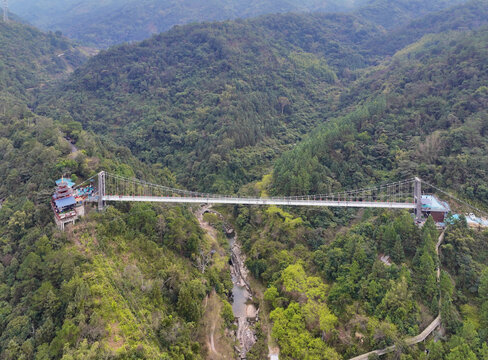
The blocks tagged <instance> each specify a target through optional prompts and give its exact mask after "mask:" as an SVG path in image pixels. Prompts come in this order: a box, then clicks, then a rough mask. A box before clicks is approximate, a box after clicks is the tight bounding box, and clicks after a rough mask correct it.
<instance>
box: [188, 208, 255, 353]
mask: <svg viewBox="0 0 488 360" xmlns="http://www.w3.org/2000/svg"><path fill="white" fill-rule="evenodd" d="M206 212H210V213H213V214H215V215H217V216H218V217H219V218H220V219H221V220H223V221H224V232H225V233H226V235H227V238H228V240H229V245H230V273H231V278H232V283H233V287H232V299H231V303H232V310H233V312H234V317H235V319H236V324H237V331H236V332H235V337H236V339H237V341H238V343H239V345H238V346H237V348H236V351H237V353H238V358H239V359H241V360H243V359H246V355H247V353H248V351H249V350H250V349H251V347H252V346H253V345H254V344H255V343H256V334H255V330H254V323H255V322H256V320H257V317H258V313H259V311H258V309H256V307H255V306H254V303H253V301H252V300H253V297H252V290H251V286H250V285H249V282H248V270H247V268H246V265H245V260H246V259H245V255H244V254H243V252H242V249H241V246H240V244H239V242H238V239H237V234H236V232H235V230H234V228H233V227H232V226H231V225H230V224H228V223H226V222H225V220H224V217H223V216H222V214H220V213H218V212H217V211H215V210H212V209H210V207H209V206H204V207H202V208H201V210H200V212H199V214H198V215H200V216H197V217H198V218H199V221H200V223H202V221H203V215H204V214H205V213H206ZM205 228H206V229H207V230H208V223H205Z"/></svg>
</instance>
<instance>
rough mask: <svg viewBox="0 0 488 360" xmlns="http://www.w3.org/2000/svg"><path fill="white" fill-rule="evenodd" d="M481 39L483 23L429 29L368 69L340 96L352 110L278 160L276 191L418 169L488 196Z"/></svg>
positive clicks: (487, 75)
mask: <svg viewBox="0 0 488 360" xmlns="http://www.w3.org/2000/svg"><path fill="white" fill-rule="evenodd" d="M487 42H488V31H487V29H486V27H484V28H481V29H480V30H477V31H475V32H465V33H447V34H443V35H429V36H425V37H424V38H423V39H422V40H420V41H419V42H418V43H415V44H412V45H410V46H409V47H407V48H405V49H404V50H402V51H400V52H398V53H397V54H396V55H395V56H394V57H393V58H392V59H391V60H390V61H388V62H387V63H385V64H382V65H380V66H379V67H377V68H372V69H371V70H369V71H368V73H367V74H366V75H365V76H363V77H362V78H361V79H359V80H358V81H357V82H356V83H355V84H354V85H353V86H351V88H350V89H349V90H348V91H346V92H343V93H342V95H341V99H342V106H344V107H346V108H347V109H349V110H348V114H347V115H346V116H344V117H340V118H337V119H335V120H332V121H330V122H329V123H327V124H326V125H324V126H323V128H322V129H321V130H320V131H317V132H315V133H314V134H313V135H312V136H311V137H310V138H309V139H308V140H306V141H305V142H303V143H301V144H300V145H298V146H297V147H296V148H295V149H294V150H292V151H291V152H290V153H288V154H285V155H284V156H283V157H282V158H281V159H280V161H279V162H278V163H277V165H276V168H275V172H274V178H275V184H276V186H277V187H278V190H277V191H278V192H280V193H282V192H283V191H284V192H286V193H291V194H302V193H309V192H311V193H315V192H319V193H321V192H327V191H328V190H331V189H333V188H334V187H335V186H336V184H337V182H338V183H340V184H347V186H350V187H352V186H359V187H360V186H362V185H364V184H367V183H370V182H373V183H376V182H378V181H383V180H386V179H392V178H395V177H397V178H404V177H405V176H408V174H419V175H420V176H421V177H423V178H424V179H426V180H430V181H432V182H436V183H437V184H439V185H442V186H444V187H450V188H453V189H456V190H457V191H459V192H461V193H463V195H464V196H468V197H471V198H472V199H473V200H474V199H477V200H481V201H484V202H486V201H488V188H487V187H486V183H487V181H488V178H487V177H486V176H487V174H486V171H485V169H486V168H487V166H488V157H487V154H488V149H487V145H488V144H487V142H486V131H487V126H488V122H487V121H488V114H487V112H486V104H487V100H488V98H487V96H488V92H487V88H486V82H487V81H488V63H487V61H486V58H487V55H488V53H487V48H486V46H484V44H486V43H487ZM358 104H361V105H358ZM304 169H307V170H306V171H304Z"/></svg>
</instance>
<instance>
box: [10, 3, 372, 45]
mask: <svg viewBox="0 0 488 360" xmlns="http://www.w3.org/2000/svg"><path fill="white" fill-rule="evenodd" d="M365 2H366V0H352V1H347V2H343V1H338V0H333V1H327V2H324V1H319V0H307V1H296V0H270V1H257V0H251V1H242V0H212V1H202V0H184V1H170V0H164V1H155V0H143V1H135V0H124V1H113V0H112V1H111V0H104V1H102V2H100V1H94V0H89V1H84V2H79V1H74V0H72V1H63V2H60V1H55V0H42V1H33V0H19V1H16V2H15V3H13V4H12V9H13V10H14V11H15V12H16V13H18V14H20V15H21V16H22V17H24V18H26V19H27V20H28V21H31V22H32V23H33V24H34V25H36V26H40V27H42V28H45V29H48V30H61V31H62V32H63V33H64V34H66V35H68V36H69V37H71V38H74V39H77V40H79V41H81V42H84V43H87V44H90V45H94V46H98V47H108V46H110V45H115V44H119V43H122V42H128V41H134V40H143V39H146V38H148V37H150V36H151V35H152V34H155V33H159V32H162V31H166V30H169V29H170V28H171V27H173V26H174V25H179V24H187V23H192V22H200V21H211V20H227V19H235V18H241V17H253V16H258V15H263V14H273V13H284V12H289V11H326V12H332V11H344V10H349V9H353V8H355V7H357V6H360V5H362V4H363V3H365Z"/></svg>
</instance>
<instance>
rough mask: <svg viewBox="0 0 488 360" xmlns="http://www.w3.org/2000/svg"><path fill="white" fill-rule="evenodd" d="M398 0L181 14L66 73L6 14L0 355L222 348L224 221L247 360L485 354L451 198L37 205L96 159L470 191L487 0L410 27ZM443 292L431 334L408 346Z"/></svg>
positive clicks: (252, 179) (288, 181) (243, 188)
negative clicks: (168, 25)
mask: <svg viewBox="0 0 488 360" xmlns="http://www.w3.org/2000/svg"><path fill="white" fill-rule="evenodd" d="M87 4H89V3H87ZM104 4H106V5H109V4H110V3H109V2H105V3H104ZM382 4H383V3H382V2H380V1H379V2H375V3H374V4H370V6H378V7H381V6H383V5H382ZM396 4H397V5H398V6H399V7H400V6H407V5H408V4H406V3H403V5H401V3H396ZM415 4H417V3H415ZM415 4H414V5H415ZM439 4H442V3H439ZM417 5H418V4H417ZM417 5H415V6H417ZM426 6H427V7H426V9H437V7H436V6H437V5H435V4H428V5H426ZM429 6H432V8H429ZM399 7H396V6H394V7H392V8H391V14H390V16H391V18H395V17H396V18H397V19H398V25H399V26H398V27H397V28H396V29H393V30H391V29H389V26H388V23H383V24H382V25H381V26H380V25H374V24H372V23H371V22H369V21H367V20H365V19H364V18H362V17H360V16H359V15H357V14H352V15H351V14H349V15H346V14H300V15H296V14H285V15H283V14H282V15H268V16H263V17H260V18H257V19H251V20H238V21H225V22H220V23H205V24H191V25H186V26H181V27H175V28H173V29H172V30H171V31H169V32H167V33H163V34H160V35H157V36H154V37H153V38H151V39H149V40H146V41H144V42H141V43H138V44H132V45H120V46H116V47H114V48H112V49H110V50H107V51H102V52H101V53H100V54H98V55H97V56H95V57H93V58H91V59H90V60H88V61H87V62H86V64H84V65H81V66H79V67H78V68H77V69H76V70H75V71H74V72H73V73H72V74H71V75H70V76H69V77H67V78H64V79H63V77H64V76H65V75H66V73H68V72H70V71H71V69H72V68H74V67H75V66H77V65H78V64H81V63H82V62H83V61H84V59H83V56H82V55H81V54H80V53H79V52H78V48H77V47H76V46H74V45H72V44H71V43H70V42H69V41H67V40H66V39H65V38H63V37H61V36H60V35H59V34H43V33H39V32H37V31H36V30H34V29H32V28H31V27H27V26H23V25H18V24H15V23H9V24H7V25H5V24H3V23H0V39H2V41H3V44H4V46H3V47H2V52H1V53H0V62H1V65H0V74H1V76H2V78H1V81H0V95H1V96H2V104H1V105H4V104H5V105H6V106H5V111H2V110H3V109H2V108H0V359H2V360H3V359H6V360H7V359H8V360H10V359H29V360H31V359H32V360H34V359H35V360H38V359H39V360H40V359H63V360H70V359H73V360H74V359H182V360H188V359H195V360H199V359H209V358H212V357H213V355H215V354H216V353H217V355H219V351H220V355H222V357H225V356H224V355H223V354H229V355H230V356H229V358H230V357H232V349H233V346H234V345H235V343H233V342H232V340H229V339H231V338H232V336H231V335H232V334H233V333H234V332H235V331H236V322H235V319H234V314H233V311H232V306H231V305H230V304H229V302H231V301H232V296H231V294H232V285H233V283H232V278H231V276H230V271H229V262H233V261H234V260H233V259H231V258H230V255H229V241H228V239H227V238H226V234H227V231H226V230H227V229H229V227H233V228H235V230H236V234H237V239H238V242H239V243H240V244H242V251H243V252H244V253H245V254H246V261H245V265H246V266H247V268H248V270H249V273H250V274H251V275H252V278H251V279H250V282H251V285H250V286H251V288H252V291H253V294H252V296H253V302H254V303H255V305H256V306H258V307H259V309H260V310H259V318H258V321H257V322H256V324H255V326H254V329H255V332H256V344H255V345H254V346H253V347H252V348H251V350H250V352H249V353H248V355H247V358H248V359H249V360H258V359H259V360H260V359H265V358H267V357H268V355H269V352H270V350H269V349H272V350H276V347H278V348H279V351H280V353H279V357H280V359H282V360H292V359H310V360H319V359H324V360H325V359H327V360H339V359H349V358H351V357H354V356H356V355H359V354H361V353H364V352H368V351H371V350H373V349H378V348H384V347H387V346H390V345H396V350H395V351H394V352H393V353H391V354H389V355H385V357H384V358H385V359H388V360H392V359H403V360H413V359H421V360H444V359H447V360H458V359H469V360H486V359H488V342H487V340H488V331H487V329H488V267H487V265H486V264H487V263H488V252H487V250H486V241H488V233H487V232H486V230H485V231H480V230H478V229H471V228H468V226H467V223H466V221H465V219H464V218H463V216H460V217H459V219H458V220H453V221H452V224H449V226H448V227H447V229H446V232H445V238H444V240H443V242H442V241H440V242H439V243H438V239H439V234H440V233H439V231H438V230H437V229H436V226H435V224H434V222H433V220H432V218H429V219H428V220H427V221H426V222H425V224H424V225H423V227H422V228H419V227H418V226H417V224H416V223H415V222H414V220H413V218H412V216H411V214H409V213H408V212H402V211H392V210H387V209H385V210H364V211H356V210H351V209H342V210H341V209H334V208H330V209H329V208H325V209H296V208H295V209H283V208H278V207H275V206H268V207H262V208H258V207H249V206H235V207H226V206H222V207H220V208H218V209H217V210H218V211H219V212H220V213H221V214H223V216H222V218H220V217H218V216H216V215H215V214H206V216H204V215H202V214H201V212H200V213H199V211H202V210H201V209H199V208H197V207H190V206H173V205H167V206H159V205H151V204H132V203H124V204H120V205H116V206H109V207H108V208H107V210H106V211H105V212H102V213H97V212H95V211H88V215H87V216H86V217H84V218H83V219H81V220H80V221H79V222H78V223H77V224H76V225H75V226H73V227H70V228H68V230H67V231H66V232H61V231H59V230H56V229H55V227H54V224H53V221H52V220H51V218H52V212H51V211H50V209H49V196H50V194H51V192H52V184H53V181H54V180H55V179H56V178H58V177H60V176H62V175H69V176H71V177H72V178H73V179H75V180H78V181H81V180H84V179H88V178H90V177H91V176H93V175H95V174H96V173H97V172H98V171H100V170H105V171H108V172H111V173H114V174H119V175H122V176H125V177H136V178H139V179H142V180H147V181H150V182H153V183H159V184H162V185H169V186H172V187H186V188H189V189H205V190H210V191H221V192H226V193H231V192H239V193H240V194H245V195H254V196H268V195H269V194H273V193H275V194H304V193H320V192H327V191H329V190H339V189H347V188H357V187H360V186H368V185H370V184H377V183H381V182H384V181H387V180H392V179H404V178H406V177H411V176H414V175H419V176H421V177H422V178H424V179H426V180H428V181H429V182H431V183H434V184H435V185H437V186H441V187H442V188H444V189H446V190H448V191H449V192H453V193H456V195H458V196H459V197H461V198H462V199H465V200H468V201H470V202H472V203H475V204H476V205H478V206H479V207H481V208H484V209H486V208H487V207H488V205H487V203H488V188H487V186H486V183H487V180H488V179H487V174H486V170H485V169H487V168H488V157H487V154H488V148H487V147H488V143H487V141H486V139H487V131H488V114H487V110H486V107H487V105H488V90H487V88H486V84H487V82H488V60H487V59H488V56H487V55H488V54H487V51H488V50H487V49H488V48H487V46H486V44H488V27H487V26H488V24H486V22H487V21H488V17H487V16H486V11H487V8H488V6H487V3H486V0H483V1H473V2H470V3H468V4H465V5H461V6H458V7H455V8H452V9H450V10H448V11H445V12H441V13H437V14H429V15H427V16H425V17H424V18H423V19H422V20H415V21H414V22H412V23H409V24H406V25H401V23H402V22H403V21H407V20H406V19H408V18H409V17H410V16H416V15H413V12H412V13H410V14H409V13H408V8H405V9H404V10H402V11H398V9H399ZM383 9H384V10H387V9H388V8H387V7H383ZM429 11H430V10H429ZM374 14H376V15H378V17H379V18H384V19H387V18H388V16H389V15H388V13H383V14H381V12H378V11H375V12H374ZM399 15H400V16H399ZM402 17H403V20H402V19H401V18H402ZM376 21H377V22H379V23H381V22H382V21H380V20H376ZM460 24H464V26H461V25H460ZM3 49H6V51H3ZM61 49H64V50H67V52H68V53H69V54H70V56H69V57H68V58H65V57H64V56H65V55H63V56H58V55H60V50H61ZM64 50H63V51H62V52H61V53H63V52H64ZM17 58H18V59H17ZM14 59H17V60H18V61H16V62H15V61H13V60H14ZM66 137H69V138H70V139H72V140H73V141H74V142H75V146H76V148H73V147H72V146H70V144H69V143H68V141H66V139H65V138H66ZM197 213H199V214H200V215H201V216H202V218H203V219H204V220H205V221H207V222H208V223H207V225H202V220H201V219H200V217H199V216H200V215H199V216H197V217H196V216H195V214H197ZM197 220H198V221H197ZM224 222H225V223H226V224H225V227H224ZM209 227H210V228H212V227H213V230H214V231H212V230H211V229H210V230H209ZM440 239H441V240H442V237H441V238H440ZM386 255H387V257H385V256H386ZM385 259H386V260H385ZM202 263H205V266H203V267H202V266H201V265H202ZM438 265H439V266H440V270H441V271H440V272H439V274H438V273H437V266H438ZM439 314H440V315H441V319H442V320H441V321H442V332H439V333H438V334H439V336H437V335H436V338H435V339H434V336H431V337H429V338H428V339H426V340H425V341H423V342H421V343H419V344H417V345H414V346H407V344H406V342H405V339H406V338H408V337H411V336H415V335H417V334H419V333H420V332H421V331H422V330H423V329H424V328H425V327H426V326H427V325H428V324H429V323H430V322H431V321H433V319H434V318H435V317H436V316H437V315H439ZM209 319H214V320H212V321H209ZM215 319H216V320H215ZM209 332H212V335H213V334H215V335H216V337H215V339H214V338H213V337H212V340H209V337H208V335H209V334H208V333H209ZM222 339H224V340H222ZM213 340H215V344H214V341H213ZM222 341H223V342H225V343H223V342H222ZM214 345H215V347H217V349H212V347H214ZM212 354H213V355H212Z"/></svg>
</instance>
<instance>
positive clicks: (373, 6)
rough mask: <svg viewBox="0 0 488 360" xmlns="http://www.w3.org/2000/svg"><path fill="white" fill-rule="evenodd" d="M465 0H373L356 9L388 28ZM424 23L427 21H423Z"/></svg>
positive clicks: (396, 26)
mask: <svg viewBox="0 0 488 360" xmlns="http://www.w3.org/2000/svg"><path fill="white" fill-rule="evenodd" d="M461 3H465V1H464V0H436V1H422V0H395V1H391V0H372V1H369V2H368V3H366V4H365V5H364V6H363V7H361V8H360V9H359V10H357V11H356V13H357V14H359V15H360V16H362V17H364V18H365V19H368V20H369V21H371V22H373V23H375V24H377V25H381V26H383V27H385V28H386V29H390V30H391V29H394V28H398V27H399V26H402V25H406V24H408V23H410V22H411V21H412V20H414V19H417V18H422V17H424V16H425V15H427V14H428V13H435V12H438V11H440V10H443V9H447V8H449V7H451V6H453V5H455V4H461ZM422 22H423V23H424V24H425V22H424V21H422Z"/></svg>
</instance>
